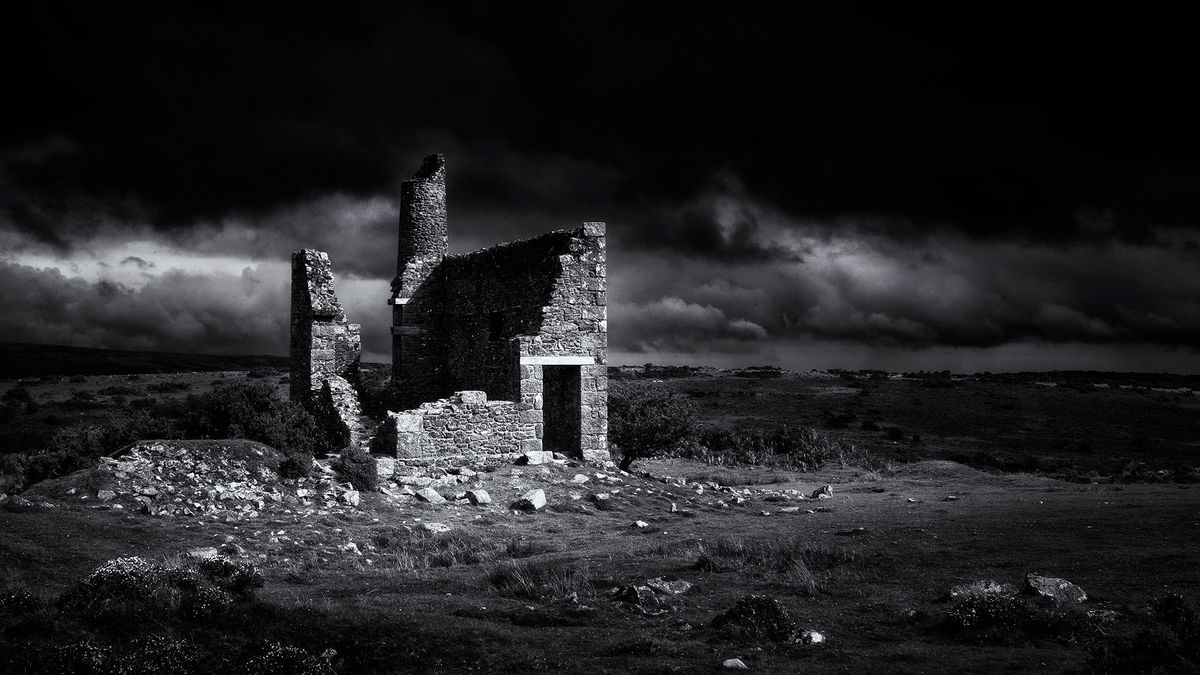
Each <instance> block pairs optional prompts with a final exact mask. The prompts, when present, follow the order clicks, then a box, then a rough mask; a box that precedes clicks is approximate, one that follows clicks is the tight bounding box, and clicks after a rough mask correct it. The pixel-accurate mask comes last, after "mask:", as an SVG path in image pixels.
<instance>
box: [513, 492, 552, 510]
mask: <svg viewBox="0 0 1200 675" xmlns="http://www.w3.org/2000/svg"><path fill="white" fill-rule="evenodd" d="M545 506H546V493H545V491H543V490H530V491H529V492H526V493H525V494H523V495H521V498H520V499H518V500H517V501H515V502H513V508H514V509H520V510H522V511H540V510H541V509H542V508H544V507H545Z"/></svg>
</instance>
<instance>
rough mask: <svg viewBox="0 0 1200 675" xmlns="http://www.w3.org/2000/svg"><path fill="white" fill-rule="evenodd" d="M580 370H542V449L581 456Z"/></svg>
mask: <svg viewBox="0 0 1200 675" xmlns="http://www.w3.org/2000/svg"><path fill="white" fill-rule="evenodd" d="M582 406H583V401H582V398H581V395H580V380H579V366H542V423H543V424H544V425H545V427H544V428H543V433H542V449H544V450H551V451H554V452H561V453H562V454H564V455H567V456H568V457H579V456H580V432H581V429H582V422H583V420H582V419H581V418H580V413H581V410H582Z"/></svg>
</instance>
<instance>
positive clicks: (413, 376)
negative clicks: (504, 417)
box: [388, 155, 448, 403]
mask: <svg viewBox="0 0 1200 675" xmlns="http://www.w3.org/2000/svg"><path fill="white" fill-rule="evenodd" d="M447 241H448V237H447V233H446V160H445V159H444V158H443V157H442V156H441V155H430V156H428V157H426V158H425V161H424V162H422V163H421V168H420V169H419V170H418V171H417V173H416V175H415V176H413V178H412V180H409V181H405V182H404V183H403V184H402V185H401V186H400V237H399V246H398V247H397V255H396V278H395V279H394V280H392V297H391V298H389V299H388V304H390V305H392V379H393V380H394V381H395V383H396V384H397V386H398V387H399V388H400V390H401V391H404V392H406V393H408V394H409V397H410V401H409V402H410V403H415V402H416V399H417V398H420V395H421V394H422V393H423V392H430V391H432V390H433V389H434V388H433V387H432V383H433V382H435V381H436V380H438V379H439V377H440V373H438V372H437V366H438V363H437V359H436V358H435V356H434V352H435V351H436V344H435V343H434V340H435V335H434V334H433V323H434V313H433V311H434V309H435V307H434V306H433V304H434V303H430V302H422V301H421V297H422V295H427V294H422V292H421V291H422V288H423V287H424V285H425V282H426V281H427V280H428V279H429V277H430V276H431V275H432V274H433V273H434V271H435V270H436V269H437V268H438V266H439V265H440V264H441V262H442V260H443V259H445V257H446V246H447ZM414 297H416V298H417V299H418V301H417V302H411V301H412V300H413V298H414ZM410 303H411V304H410ZM421 400H424V399H421Z"/></svg>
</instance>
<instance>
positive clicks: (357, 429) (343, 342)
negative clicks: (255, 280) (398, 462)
mask: <svg viewBox="0 0 1200 675" xmlns="http://www.w3.org/2000/svg"><path fill="white" fill-rule="evenodd" d="M291 328H292V331H291V343H290V348H291V370H290V373H289V375H288V381H289V393H290V397H291V399H292V400H293V401H296V402H297V403H300V404H302V405H304V406H305V407H306V408H308V409H309V410H310V411H312V412H313V413H314V415H316V417H317V419H318V420H320V421H322V422H323V423H324V424H325V425H326V426H327V427H328V428H329V429H330V430H331V431H334V432H335V433H336V435H337V436H338V437H340V442H341V445H342V446H343V447H344V446H347V445H353V446H357V444H358V443H359V442H360V441H361V440H362V439H363V438H364V437H365V431H364V429H363V427H362V424H361V422H360V419H359V418H360V415H361V412H360V409H359V403H358V396H357V394H356V393H355V390H354V386H353V384H352V383H353V382H355V381H357V379H358V362H359V356H360V354H361V347H360V338H359V325H358V324H356V323H349V322H347V321H346V314H345V312H344V311H343V310H342V304H341V303H340V302H339V301H338V299H337V294H336V293H335V292H334V288H333V271H332V269H331V267H330V263H329V255H328V254H326V253H324V252H323V251H314V250H312V249H304V250H302V251H296V252H295V253H293V254H292V315H291Z"/></svg>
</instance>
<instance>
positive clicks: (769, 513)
mask: <svg viewBox="0 0 1200 675" xmlns="http://www.w3.org/2000/svg"><path fill="white" fill-rule="evenodd" d="M758 515H760V516H769V515H771V512H770V511H759V512H758Z"/></svg>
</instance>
